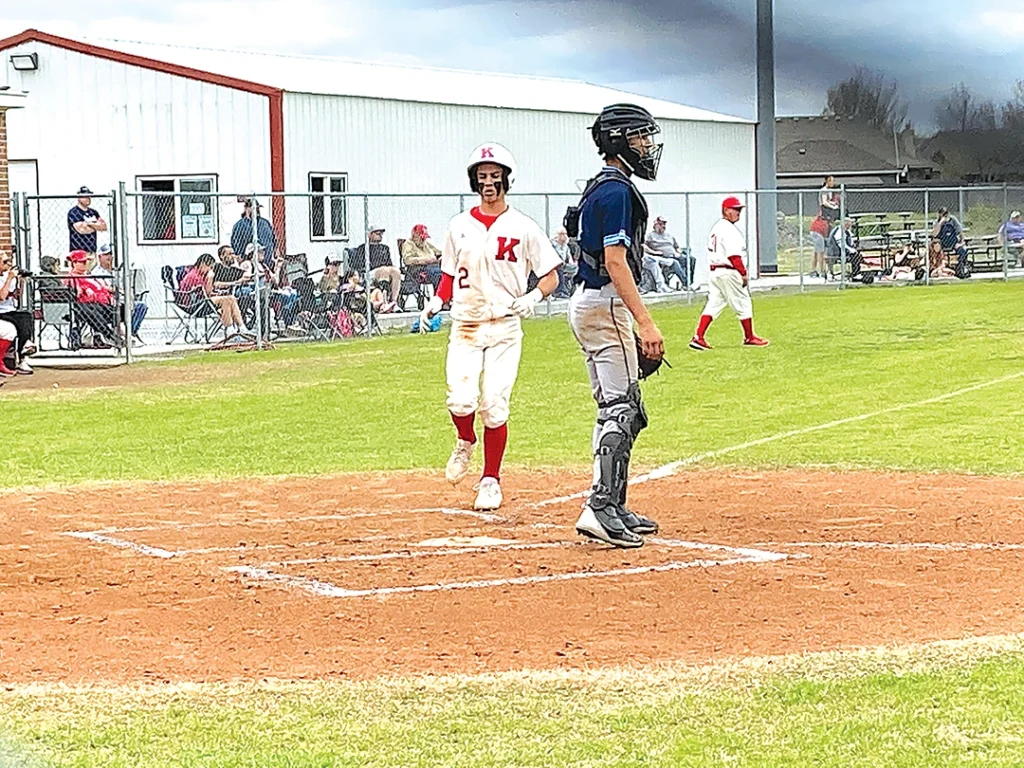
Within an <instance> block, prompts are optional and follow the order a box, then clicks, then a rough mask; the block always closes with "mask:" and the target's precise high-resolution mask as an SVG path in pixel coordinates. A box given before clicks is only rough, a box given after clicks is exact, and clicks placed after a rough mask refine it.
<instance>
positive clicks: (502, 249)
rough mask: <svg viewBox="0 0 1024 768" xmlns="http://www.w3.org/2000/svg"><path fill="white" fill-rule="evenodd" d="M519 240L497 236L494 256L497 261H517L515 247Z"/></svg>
mask: <svg viewBox="0 0 1024 768" xmlns="http://www.w3.org/2000/svg"><path fill="white" fill-rule="evenodd" d="M520 242H521V241H520V240H517V239H516V238H514V237H513V238H511V239H510V238H507V237H499V238H498V255H497V256H495V257H494V258H496V259H497V260H498V261H505V260H506V259H507V260H508V261H518V259H517V258H516V252H515V250H514V249H515V247H516V246H517V245H519V243H520Z"/></svg>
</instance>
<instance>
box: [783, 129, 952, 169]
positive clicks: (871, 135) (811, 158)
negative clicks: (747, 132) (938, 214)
mask: <svg viewBox="0 0 1024 768" xmlns="http://www.w3.org/2000/svg"><path fill="white" fill-rule="evenodd" d="M775 129H776V146H777V147H778V153H777V167H778V173H779V175H780V176H781V175H787V174H814V175H821V176H825V175H828V174H839V175H841V174H843V173H865V172H877V173H882V172H892V173H897V172H899V171H900V170H902V169H903V168H904V166H907V167H909V168H931V167H932V163H930V162H928V161H927V160H922V159H921V158H919V157H918V156H917V152H916V150H915V147H914V141H913V136H912V135H911V134H899V135H897V136H896V137H893V136H892V135H891V134H886V133H885V132H884V131H881V130H879V129H878V128H875V127H873V126H870V125H866V124H864V123H861V122H858V121H855V120H851V119H844V118H837V117H820V116H818V117H780V118H778V119H777V120H776V124H775ZM897 143H898V144H899V150H898V151H899V157H898V158H897V154H896V153H897V149H896V145H897Z"/></svg>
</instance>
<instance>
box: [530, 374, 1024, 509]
mask: <svg viewBox="0 0 1024 768" xmlns="http://www.w3.org/2000/svg"><path fill="white" fill-rule="evenodd" d="M1022 377H1024V371H1019V372H1017V373H1011V374H1010V375H1008V376H1001V377H999V378H997V379H992V380H990V381H983V382H980V383H978V384H972V385H971V386H969V387H963V388H962V389H957V390H954V391H953V392H947V393H946V394H944V395H936V396H935V397H929V398H927V399H925V400H915V401H914V402H911V403H902V404H900V405H893V406H890V407H888V408H882V409H881V410H878V411H872V412H871V413H862V414H860V415H858V416H847V417H845V418H842V419H835V420H834V421H827V422H825V423H823V424H815V425H814V426H810V427H801V428H800V429H790V430H787V431H785V432H779V433H777V434H774V435H769V436H767V437H761V438H758V439H757V440H748V441H747V442H745V443H738V444H737V445H730V446H728V447H726V448H717V449H715V450H713V451H705V452H704V453H698V454H695V455H693V456H689V457H687V458H685V459H680V460H678V461H673V462H670V463H669V464H665V465H663V466H661V467H657V468H656V469H653V470H651V471H650V472H648V473H647V474H643V475H637V476H636V477H634V478H633V479H632V480H630V481H629V484H630V485H639V484H641V483H647V482H650V481H651V480H660V479H662V478H665V477H670V476H672V475H674V474H676V473H677V472H679V470H681V469H683V468H685V467H689V466H692V465H693V464H698V463H700V462H702V461H706V460H707V459H715V458H718V457H719V456H725V455H727V454H730V453H736V452H737V451H743V450H746V449H747V448H756V447H757V446H759V445H765V444H766V443H774V442H776V441H778V440H785V439H787V438H790V437H800V436H801V435H809V434H811V433H812V432H820V431H822V430H825V429H832V428H833V427H841V426H843V425H844V424H853V423H855V422H858V421H867V420H868V419H874V418H876V417H878V416H885V415H886V414H890V413H897V412H898V411H905V410H909V409H910V408H918V407H920V406H922V405H934V404H936V403H941V402H945V401H946V400H952V399H953V398H955V397H960V396H961V395H967V394H970V393H971V392H977V391H978V390H981V389H986V388H988V387H994V386H997V385H999V384H1003V383H1005V382H1007V381H1013V380H1014V379H1019V378H1022ZM589 494H590V490H589V489H588V490H586V491H580V492H579V493H573V494H570V495H568V496H558V497H557V498H554V499H545V500H544V501H538V502H535V503H534V505H533V506H534V507H547V506H550V505H552V504H562V503H564V502H567V501H574V500H576V499H582V498H585V497H586V496H588V495H589Z"/></svg>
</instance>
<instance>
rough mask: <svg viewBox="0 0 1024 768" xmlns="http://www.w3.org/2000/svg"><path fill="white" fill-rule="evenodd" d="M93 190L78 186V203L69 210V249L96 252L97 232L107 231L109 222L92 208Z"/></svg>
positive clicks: (89, 252)
mask: <svg viewBox="0 0 1024 768" xmlns="http://www.w3.org/2000/svg"><path fill="white" fill-rule="evenodd" d="M91 205H92V190H91V189H89V188H88V187H85V186H83V187H79V188H78V204H77V205H75V207H74V208H72V209H71V210H70V211H68V250H69V251H85V252H86V253H88V254H95V253H96V233H97V232H106V231H107V222H105V221H104V220H103V217H102V216H100V214H99V212H98V211H96V209H94V208H91V207H90V206H91Z"/></svg>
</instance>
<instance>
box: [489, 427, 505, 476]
mask: <svg viewBox="0 0 1024 768" xmlns="http://www.w3.org/2000/svg"><path fill="white" fill-rule="evenodd" d="M507 442H508V424H502V425H501V426H500V427H495V428H494V429H491V428H490V427H485V428H484V477H493V478H494V479H495V480H499V479H500V478H501V460H502V459H503V458H504V457H505V444H506V443H507Z"/></svg>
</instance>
